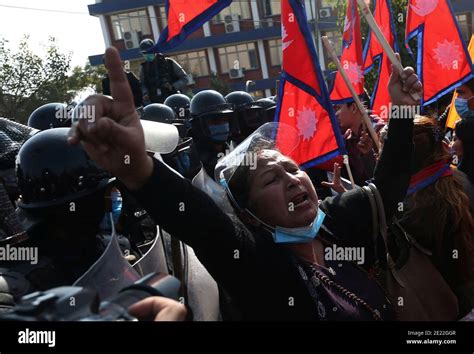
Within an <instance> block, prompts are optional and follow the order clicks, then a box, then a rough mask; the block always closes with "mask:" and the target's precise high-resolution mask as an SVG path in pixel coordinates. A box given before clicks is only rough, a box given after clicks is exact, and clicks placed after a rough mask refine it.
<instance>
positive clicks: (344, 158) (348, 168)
mask: <svg viewBox="0 0 474 354" xmlns="http://www.w3.org/2000/svg"><path fill="white" fill-rule="evenodd" d="M342 162H343V163H344V166H346V170H347V175H348V176H349V180H350V181H351V185H352V189H354V188H355V182H354V176H352V170H351V166H350V165H349V155H343V160H342Z"/></svg>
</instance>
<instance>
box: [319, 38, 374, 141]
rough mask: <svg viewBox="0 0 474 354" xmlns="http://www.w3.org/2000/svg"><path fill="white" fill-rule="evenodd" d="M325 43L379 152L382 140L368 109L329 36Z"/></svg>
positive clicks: (324, 40)
mask: <svg viewBox="0 0 474 354" xmlns="http://www.w3.org/2000/svg"><path fill="white" fill-rule="evenodd" d="M322 39H323V43H324V46H325V47H326V50H327V51H328V53H329V55H330V56H331V58H332V60H333V61H334V62H335V63H336V66H337V70H338V71H339V73H340V74H341V76H342V78H343V79H344V82H345V83H346V85H347V88H348V89H349V91H350V92H351V94H352V98H354V102H355V103H356V105H357V107H358V108H359V111H360V113H361V114H362V118H363V119H364V123H365V126H366V127H367V130H368V132H369V134H370V137H371V138H372V140H373V141H374V143H375V146H376V147H377V149H378V150H380V140H379V137H378V135H377V133H376V132H375V130H374V128H373V127H372V122H371V121H370V118H369V115H368V114H367V109H366V108H365V107H364V105H363V104H362V102H361V101H360V98H359V96H358V95H357V93H356V92H355V89H354V87H353V86H352V84H351V81H350V79H349V77H348V76H347V73H346V71H345V70H344V68H343V67H342V65H341V62H340V61H339V58H338V57H337V55H336V52H335V51H334V48H333V47H332V45H331V43H330V42H329V39H328V37H327V36H323V37H322Z"/></svg>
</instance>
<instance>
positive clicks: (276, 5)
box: [263, 0, 281, 16]
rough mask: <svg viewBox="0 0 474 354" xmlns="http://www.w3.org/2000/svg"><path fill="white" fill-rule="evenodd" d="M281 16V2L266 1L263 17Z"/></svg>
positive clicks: (277, 0) (276, 0)
mask: <svg viewBox="0 0 474 354" xmlns="http://www.w3.org/2000/svg"><path fill="white" fill-rule="evenodd" d="M280 14H281V1H280V0H264V2H263V15H264V16H274V15H280Z"/></svg>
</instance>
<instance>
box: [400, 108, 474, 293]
mask: <svg viewBox="0 0 474 354" xmlns="http://www.w3.org/2000/svg"><path fill="white" fill-rule="evenodd" d="M414 142H415V164H414V172H413V174H415V173H417V172H419V171H421V170H422V169H424V168H425V167H427V166H430V165H433V164H434V163H437V162H440V161H446V163H449V162H450V155H449V152H448V150H447V148H446V147H445V145H444V143H443V132H442V130H441V129H440V128H439V127H438V126H437V125H436V121H435V120H433V119H430V118H427V117H417V118H416V119H415V127H414ZM409 201H410V203H409V204H410V208H409V210H408V211H407V212H406V213H405V214H404V218H405V217H408V218H409V220H411V222H412V223H413V224H414V225H415V227H416V226H417V228H418V229H419V230H423V232H422V233H419V234H418V235H415V234H414V235H413V237H415V239H417V241H419V242H420V243H421V244H422V245H424V246H426V247H428V248H430V249H431V250H432V251H433V256H434V261H435V263H437V264H438V265H439V266H440V267H441V268H443V269H442V272H443V273H444V275H445V276H447V277H448V279H447V280H448V282H450V283H451V284H456V283H459V282H464V281H469V280H473V279H474V267H473V257H472V255H473V254H474V217H473V211H472V210H470V209H471V208H470V205H471V204H470V201H469V197H468V195H467V194H466V192H465V190H464V187H463V184H462V180H461V176H459V175H457V174H453V175H452V176H447V177H443V178H440V179H438V180H437V181H436V182H435V183H433V184H431V185H430V186H428V187H426V188H423V189H421V190H419V191H417V192H415V193H414V194H412V195H411V196H410V197H409ZM446 228H450V232H449V236H447V237H449V238H451V239H445V236H446V233H445V231H446ZM454 250H457V252H458V258H457V259H456V258H455V257H453V252H454Z"/></svg>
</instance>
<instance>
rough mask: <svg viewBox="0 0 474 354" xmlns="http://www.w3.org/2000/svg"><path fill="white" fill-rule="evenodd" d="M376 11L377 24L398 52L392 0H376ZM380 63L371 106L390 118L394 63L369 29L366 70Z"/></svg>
mask: <svg viewBox="0 0 474 354" xmlns="http://www.w3.org/2000/svg"><path fill="white" fill-rule="evenodd" d="M374 1H375V11H374V18H375V22H377V25H378V26H379V27H380V29H381V30H382V33H383V34H384V36H385V38H387V41H388V43H389V44H390V46H391V47H392V48H393V49H394V50H395V52H398V43H397V40H396V38H397V37H396V30H395V24H394V22H393V16H392V12H391V5H392V1H391V0H374ZM376 62H378V63H379V71H378V78H377V82H376V84H375V87H374V92H373V93H372V98H371V102H370V108H371V109H372V111H373V112H374V113H375V114H377V115H379V116H380V117H381V118H382V119H384V120H388V114H387V113H388V112H389V108H388V107H389V106H390V102H391V100H390V94H389V93H388V89H387V86H388V82H389V81H390V74H391V72H392V64H391V62H390V59H389V58H388V57H387V55H385V52H384V50H383V48H382V45H381V44H380V42H379V41H378V40H377V38H376V37H375V36H374V35H373V34H372V31H369V36H368V39H367V43H366V46H365V49H364V71H365V73H368V72H369V71H371V70H372V69H373V67H374V65H375V63H376Z"/></svg>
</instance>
